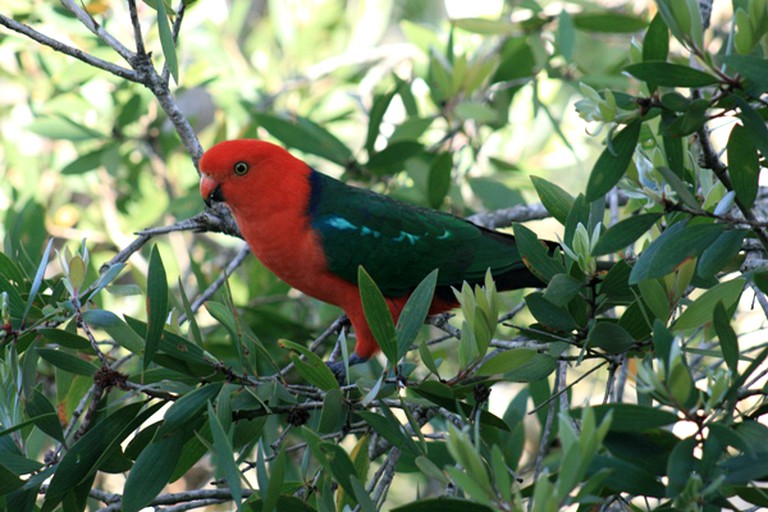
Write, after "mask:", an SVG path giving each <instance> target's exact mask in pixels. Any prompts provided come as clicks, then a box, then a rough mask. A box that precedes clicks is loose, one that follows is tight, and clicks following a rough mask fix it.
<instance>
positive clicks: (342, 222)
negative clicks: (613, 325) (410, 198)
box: [309, 172, 541, 297]
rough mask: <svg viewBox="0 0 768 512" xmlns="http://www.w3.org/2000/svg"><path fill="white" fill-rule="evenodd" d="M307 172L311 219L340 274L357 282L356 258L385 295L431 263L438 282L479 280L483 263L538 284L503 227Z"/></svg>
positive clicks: (509, 277)
mask: <svg viewBox="0 0 768 512" xmlns="http://www.w3.org/2000/svg"><path fill="white" fill-rule="evenodd" d="M310 180H311V184H312V198H311V201H310V209H309V210H310V211H309V216H310V223H311V226H312V228H313V229H314V230H315V231H316V232H317V233H318V235H319V237H320V240H321V243H322V246H323V250H324V252H325V256H326V259H327V262H328V266H329V270H330V271H331V272H332V273H333V274H335V275H338V276H339V277H341V278H343V279H345V280H347V281H350V282H353V283H356V282H357V268H358V266H360V265H362V266H363V267H364V268H365V269H366V270H367V271H368V273H369V274H371V276H372V277H373V279H374V280H375V281H376V283H377V284H378V285H379V287H380V288H381V290H382V293H384V295H386V296H390V297H396V296H401V295H404V294H406V293H408V292H410V291H412V290H413V289H414V288H415V287H416V286H417V285H418V284H419V282H420V281H421V280H422V279H423V278H424V277H425V276H426V275H427V274H429V273H430V272H431V271H432V270H434V269H435V268H438V269H439V273H438V287H446V288H447V287H449V286H461V283H462V282H463V281H468V282H470V283H479V282H482V280H483V277H484V276H485V272H486V270H487V269H488V268H490V269H491V272H492V273H493V275H494V277H496V278H497V284H498V285H499V288H500V289H512V288H523V287H527V286H538V285H540V284H541V283H540V282H539V281H538V280H537V279H536V278H535V277H534V276H533V275H532V274H531V273H530V272H529V271H528V270H527V269H526V267H525V265H524V264H523V262H522V258H521V257H520V253H519V252H518V250H517V247H516V245H515V241H514V238H513V237H512V236H510V235H505V234H503V233H499V232H495V231H490V230H487V229H483V228H481V227H478V226H476V225H474V224H471V223H469V222H467V221H465V220H462V219H460V218H458V217H454V216H452V215H449V214H446V213H442V212H438V211H435V210H427V209H423V208H419V207H416V206H413V205H409V204H406V203H402V202H399V201H396V200H393V199H390V198H388V197H386V196H382V195H379V194H375V193H372V192H370V191H367V190H364V189H360V188H355V187H350V186H348V185H345V184H344V183H342V182H340V181H337V180H334V179H333V178H330V177H328V176H325V175H323V174H320V173H318V172H313V173H312V176H311V178H310ZM499 279H501V280H502V281H503V282H502V283H501V284H499V283H498V280H499ZM446 291H447V290H446Z"/></svg>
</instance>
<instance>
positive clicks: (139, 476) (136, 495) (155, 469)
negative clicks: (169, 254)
mask: <svg viewBox="0 0 768 512" xmlns="http://www.w3.org/2000/svg"><path fill="white" fill-rule="evenodd" d="M160 3H162V2H160ZM191 435H192V432H188V431H183V430H177V431H176V432H174V434H173V435H170V436H167V437H161V436H158V435H155V439H154V440H153V441H152V442H151V443H150V444H149V445H148V446H147V447H146V448H144V449H143V450H142V451H141V454H139V457H138V458H137V459H136V463H135V464H134V465H133V468H132V469H131V472H130V473H128V479H127V480H126V482H125V488H124V493H123V500H122V503H121V510H123V511H124V512H137V511H138V510H140V509H142V508H144V507H145V506H147V505H149V504H150V503H151V502H152V500H153V499H155V497H156V496H157V495H158V494H160V491H162V490H163V487H165V484H167V483H168V481H169V480H170V478H171V474H172V473H173V470H174V468H175V467H176V464H177V463H178V461H179V456H180V455H181V451H182V450H181V449H182V447H183V446H184V443H185V442H186V439H187V438H189V437H190V436H191Z"/></svg>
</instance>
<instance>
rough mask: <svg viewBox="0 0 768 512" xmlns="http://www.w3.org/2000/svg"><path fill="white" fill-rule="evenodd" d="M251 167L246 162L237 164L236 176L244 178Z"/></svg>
mask: <svg viewBox="0 0 768 512" xmlns="http://www.w3.org/2000/svg"><path fill="white" fill-rule="evenodd" d="M250 168H251V167H250V166H249V165H248V164H247V163H246V162H237V163H236V164H235V167H234V171H235V174H237V175H238V176H242V175H244V174H245V173H247V172H248V169H250Z"/></svg>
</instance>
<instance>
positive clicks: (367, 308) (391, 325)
mask: <svg viewBox="0 0 768 512" xmlns="http://www.w3.org/2000/svg"><path fill="white" fill-rule="evenodd" d="M357 283H358V286H359V287H360V300H361V301H362V303H363V312H364V313H365V319H366V321H367V322H368V326H369V327H370V329H371V332H372V333H373V337H374V338H375V339H376V343H378V344H379V348H381V351H382V352H383V353H384V355H385V356H387V359H388V360H389V362H390V363H391V364H393V365H395V364H397V363H398V361H399V358H398V357H397V354H398V352H399V350H398V345H397V334H396V332H395V322H394V321H393V320H392V313H391V312H390V311H389V306H388V305H387V301H386V300H385V299H384V295H382V293H381V290H379V287H378V286H376V283H375V282H374V281H373V278H372V277H371V276H370V275H369V274H368V272H366V271H365V269H364V268H363V267H362V265H361V266H360V267H359V268H358V271H357Z"/></svg>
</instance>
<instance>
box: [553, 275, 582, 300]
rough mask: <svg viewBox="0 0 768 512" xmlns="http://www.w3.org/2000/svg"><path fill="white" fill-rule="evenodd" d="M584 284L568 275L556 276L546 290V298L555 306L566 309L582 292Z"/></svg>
mask: <svg viewBox="0 0 768 512" xmlns="http://www.w3.org/2000/svg"><path fill="white" fill-rule="evenodd" d="M581 287H582V283H581V281H579V280H578V279H576V278H575V277H572V276H570V275H568V274H555V275H554V276H552V279H551V280H550V281H549V284H547V288H546V289H545V290H544V298H545V299H547V300H548V301H549V302H551V303H552V304H554V305H555V306H560V307H565V306H567V305H568V303H569V302H571V300H572V299H573V298H574V297H576V295H578V293H579V291H581Z"/></svg>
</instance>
